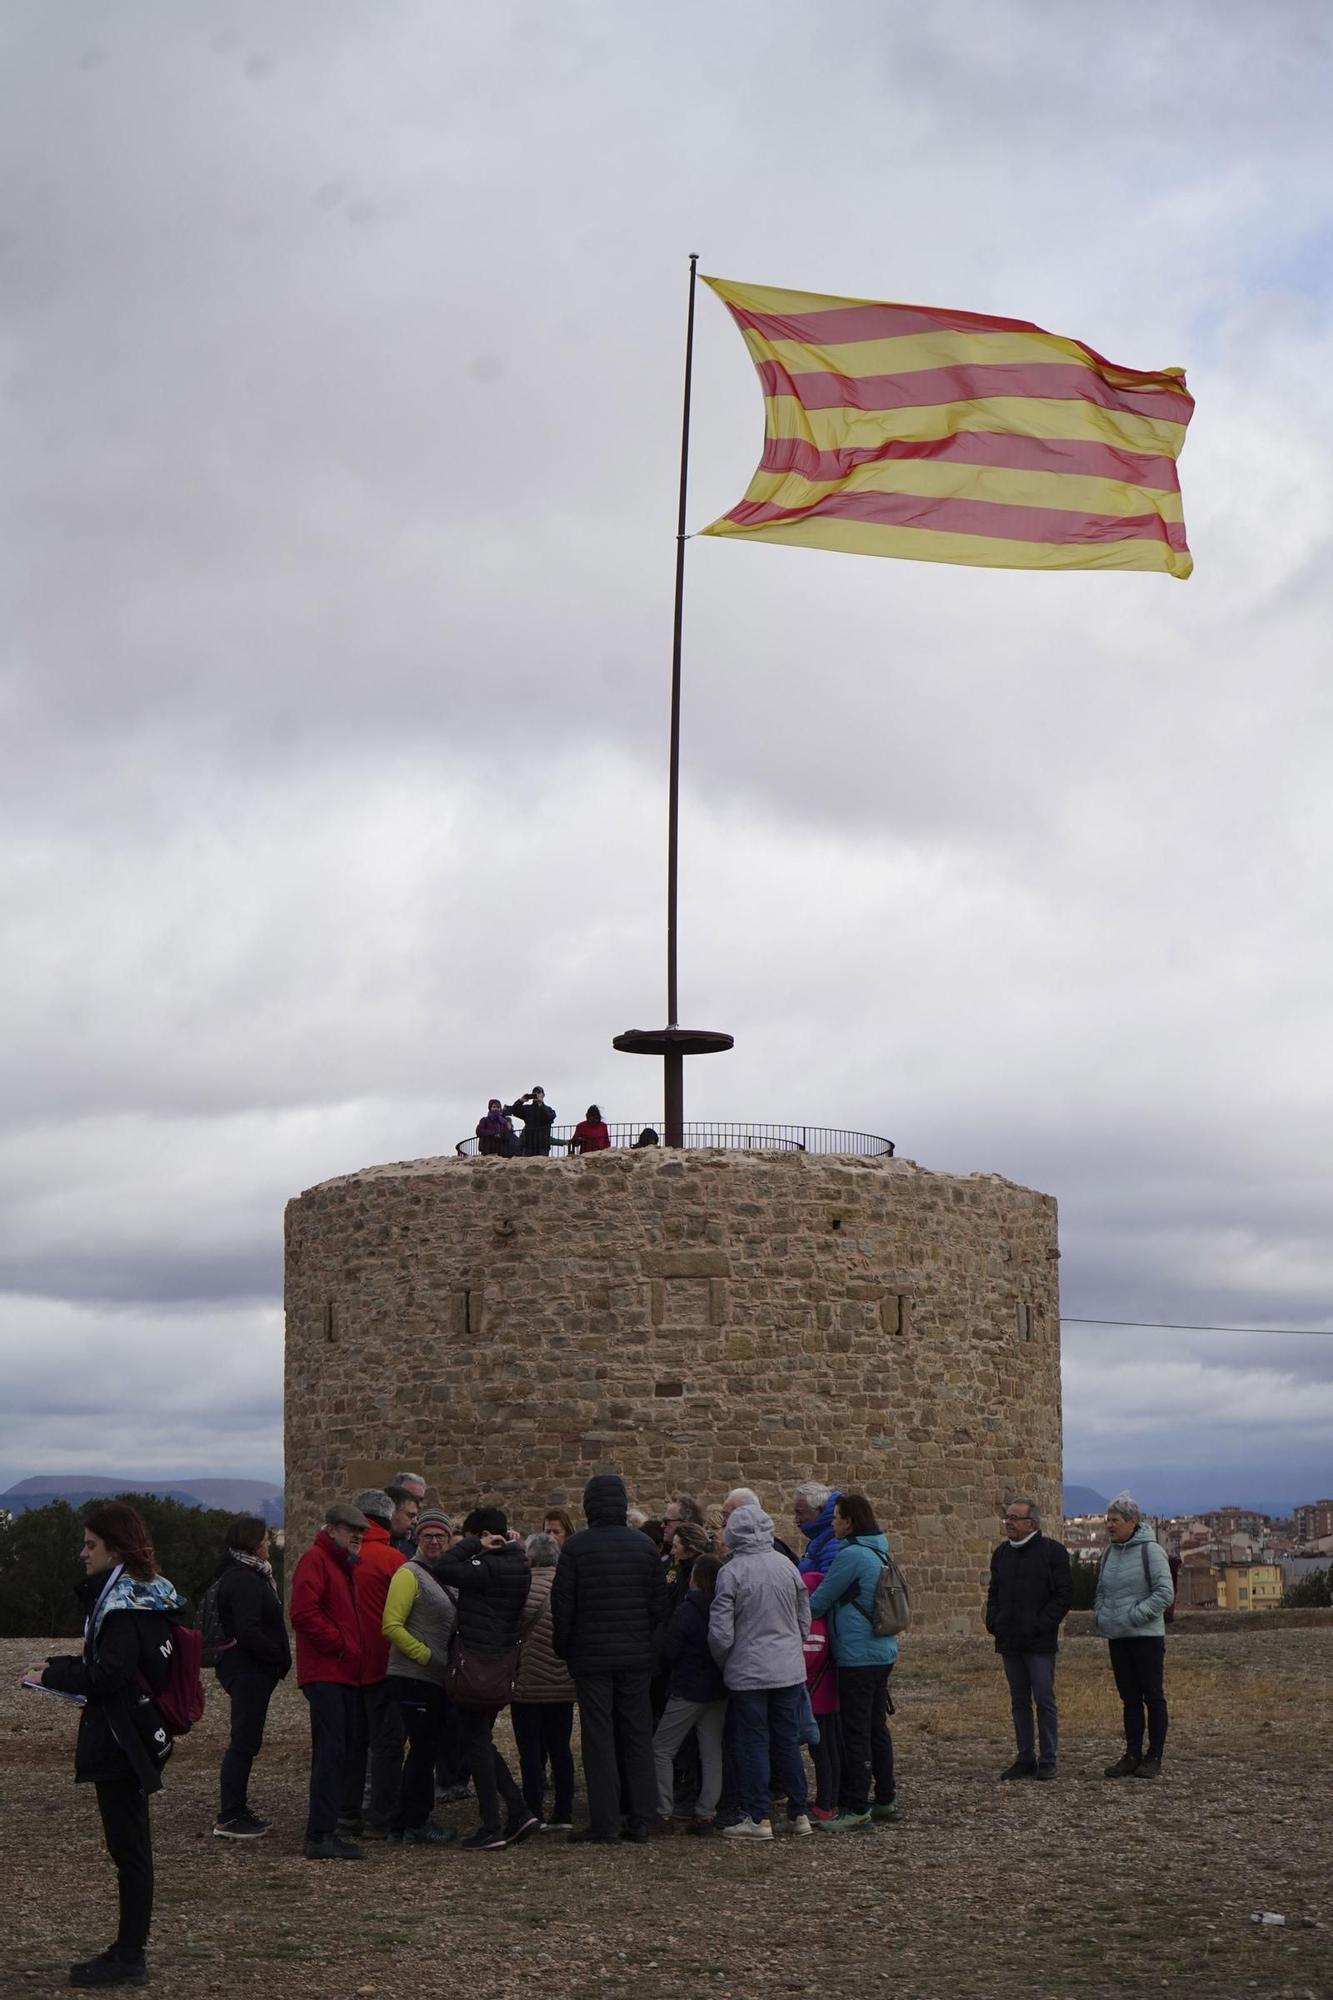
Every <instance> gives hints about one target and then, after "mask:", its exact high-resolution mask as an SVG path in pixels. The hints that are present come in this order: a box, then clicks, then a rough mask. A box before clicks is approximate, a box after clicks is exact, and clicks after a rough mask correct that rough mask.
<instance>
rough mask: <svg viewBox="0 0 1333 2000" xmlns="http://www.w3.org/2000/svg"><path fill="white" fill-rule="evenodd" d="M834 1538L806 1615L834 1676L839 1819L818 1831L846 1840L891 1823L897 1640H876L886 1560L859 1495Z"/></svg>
mask: <svg viewBox="0 0 1333 2000" xmlns="http://www.w3.org/2000/svg"><path fill="white" fill-rule="evenodd" d="M833 1532H834V1534H835V1535H836V1536H837V1548H838V1553H837V1555H836V1556H834V1558H833V1561H832V1563H831V1564H830V1566H829V1569H828V1573H827V1575H826V1576H825V1578H824V1581H823V1582H822V1583H821V1584H820V1586H819V1588H818V1589H817V1590H816V1592H815V1594H814V1596H813V1597H812V1598H811V1599H810V1610H811V1612H812V1614H813V1615H814V1616H815V1617H816V1618H827V1619H828V1626H829V1637H830V1640H831V1642H832V1646H833V1659H834V1663H835V1665H836V1666H837V1669H838V1707H839V1712H840V1714H841V1716H842V1795H841V1797H840V1799H839V1801H838V1804H839V1812H838V1817H837V1818H836V1819H828V1820H821V1821H820V1822H819V1825H820V1828H821V1830H823V1831H824V1832H827V1833H846V1832H850V1831H851V1830H852V1829H853V1828H855V1827H862V1826H868V1825H869V1824H870V1821H871V1819H872V1818H874V1819H896V1818H897V1816H898V1805H897V1792H896V1788H895V1784H894V1776H893V1738H892V1737H891V1736H890V1734H889V1675H890V1674H891V1673H892V1672H893V1668H894V1663H895V1662H896V1660H897V1658H898V1641H897V1639H896V1638H894V1639H879V1638H876V1636H875V1629H874V1624H873V1622H872V1621H873V1614H874V1608H875V1591H876V1588H877V1587H878V1584H879V1579H880V1577H881V1576H882V1574H883V1572H884V1565H885V1563H886V1562H887V1561H888V1557H889V1542H888V1537H887V1535H885V1534H883V1533H881V1531H880V1526H879V1523H878V1521H877V1520H876V1519H875V1513H874V1509H873V1508H872V1507H871V1505H870V1502H869V1501H868V1500H867V1499H866V1496H865V1494H864V1493H842V1494H840V1495H839V1496H838V1499H837V1501H836V1502H835V1504H834V1508H833ZM872 1777H873V1779H874V1788H875V1795H874V1804H873V1807H872V1804H871V1797H870V1786H871V1779H872Z"/></svg>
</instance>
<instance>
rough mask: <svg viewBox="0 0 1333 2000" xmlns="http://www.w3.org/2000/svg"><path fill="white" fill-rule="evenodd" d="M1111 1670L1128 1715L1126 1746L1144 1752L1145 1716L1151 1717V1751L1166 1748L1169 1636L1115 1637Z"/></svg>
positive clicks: (1154, 1754) (1133, 1751) (1110, 1642)
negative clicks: (1164, 1685) (1165, 1688)
mask: <svg viewBox="0 0 1333 2000" xmlns="http://www.w3.org/2000/svg"><path fill="white" fill-rule="evenodd" d="M1107 1643H1108V1645H1109V1646H1110V1649H1111V1672H1112V1673H1113V1674H1114V1675H1115V1685H1116V1692H1117V1694H1118V1695H1119V1696H1120V1704H1121V1708H1122V1709H1123V1711H1124V1717H1125V1748H1126V1750H1128V1752H1129V1754H1130V1756H1131V1757H1141V1756H1142V1755H1143V1718H1144V1715H1145V1713H1146V1715H1147V1718H1148V1755H1149V1756H1150V1757H1160V1756H1161V1755H1162V1753H1163V1751H1164V1750H1165V1749H1166V1724H1167V1716H1166V1696H1165V1694H1164V1693H1163V1692H1162V1677H1163V1675H1164V1673H1165V1671H1166V1640H1165V1639H1111V1640H1108V1642H1107Z"/></svg>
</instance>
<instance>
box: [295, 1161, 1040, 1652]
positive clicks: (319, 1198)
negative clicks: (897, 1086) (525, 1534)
mask: <svg viewBox="0 0 1333 2000" xmlns="http://www.w3.org/2000/svg"><path fill="white" fill-rule="evenodd" d="M1058 1256H1059V1251H1058V1249H1057V1247H1056V1210H1055V1203H1054V1201H1053V1200H1052V1199H1051V1197H1050V1196H1048V1195H1042V1194H1036V1193H1033V1192H1032V1191H1031V1190H1029V1189H1027V1188H1022V1187H1017V1186H1015V1185H1014V1184H1013V1183H1012V1182H1009V1181H1005V1180H1001V1179H999V1178H998V1177H996V1176H993V1175H980V1174H977V1175H972V1176H970V1177H968V1178H961V1179H960V1178H956V1177H953V1176H950V1175H944V1174H934V1173H929V1172H926V1171H925V1170H924V1169H922V1168H919V1167H917V1166H915V1165H914V1164H913V1163H912V1162H911V1161H910V1160H899V1159H888V1158H871V1159H866V1158H860V1157H854V1156H850V1155H829V1156H818V1155H813V1154H806V1153H799V1152H786V1153H765V1152H740V1151H737V1152H730V1151H722V1150H717V1151H700V1152H686V1151H655V1150H644V1151H641V1152H633V1151H625V1150H617V1151H611V1152H604V1153H595V1154H591V1155H588V1156H586V1157H583V1158H572V1159H566V1160H558V1159H535V1160H522V1159H518V1160H502V1159H436V1160H412V1161H404V1162H400V1163H399V1164H397V1165H394V1166H380V1167H370V1168H367V1169H366V1170H365V1171H364V1172H362V1173H357V1174H350V1175H347V1176H345V1177H344V1178H342V1179H339V1180H333V1181H326V1182H325V1183H324V1184H323V1185H322V1186H320V1187H316V1188H311V1189H310V1190H309V1191H308V1192H307V1193H305V1194H303V1195H301V1196H300V1197H299V1198H298V1199H297V1200H295V1201H293V1202H291V1203H290V1204H289V1205H288V1209H287V1296H286V1303H287V1352H286V1455H287V1532H288V1537H289V1542H288V1545H289V1547H291V1548H293V1549H299V1548H301V1547H303V1546H304V1545H305V1543H306V1542H307V1541H308V1539H309V1537H310V1536H311V1534H312V1533H313V1532H314V1530H315V1529H316V1528H317V1526H318V1525H319V1522H320V1520H321V1518H322V1514H323V1508H324V1506H325V1504H326V1502H327V1501H328V1500H330V1499H334V1498H346V1497H348V1495H349V1494H350V1493H351V1492H352V1491H355V1489H356V1488H357V1487H358V1486H361V1485H364V1484H366V1483H369V1482H370V1481H372V1480H375V1481H379V1480H382V1479H384V1478H386V1477H387V1476H388V1475H389V1474H390V1473H391V1472H393V1471H394V1470H395V1469H397V1468H398V1467H399V1466H406V1465H409V1464H410V1465H413V1466H414V1467H418V1468H419V1469H421V1470H422V1471H424V1473H425V1474H426V1476H427V1478H429V1479H430V1480H431V1481H432V1482H433V1483H434V1484H435V1485H436V1486H437V1487H438V1489H439V1493H440V1496H441V1498H442V1499H443V1500H444V1501H445V1502H446V1504H453V1505H456V1506H471V1505H474V1504H475V1503H476V1502H477V1501H478V1500H480V1499H481V1498H483V1497H485V1498H497V1499H499V1500H500V1501H501V1502H502V1503H503V1504H504V1505H506V1506H507V1507H508V1508H509V1510H510V1512H511V1514H512V1515H513V1516H514V1518H515V1520H516V1521H518V1522H520V1523H523V1524H525V1525H533V1524H534V1523H535V1522H537V1521H538V1518H539V1516H540V1514H541V1510H542V1508H543V1506H544V1504H545V1502H546V1500H547V1499H548V1497H549V1496H550V1495H551V1494H552V1492H554V1491H559V1490H563V1491H565V1492H567V1493H568V1494H569V1495H570V1497H571V1499H572V1500H573V1502H574V1503H575V1512H576V1514H577V1501H578V1496H579V1494H580V1492H581V1489H582V1486H583V1483H584V1481H585V1480H586V1479H587V1478H588V1476H589V1475H590V1474H591V1473H592V1472H594V1471H598V1470H604V1469H607V1468H613V1469H615V1470H617V1471H620V1472H622V1473H623V1474H624V1476H625V1479H626V1481H627V1483H628V1485H629V1488H630V1491H631V1493H632V1494H633V1495H634V1497H635V1498H636V1499H637V1501H638V1502H639V1503H640V1504H641V1505H642V1506H644V1507H645V1509H646V1510H647V1511H649V1512H651V1513H657V1512H660V1510H661V1508H662V1505H663V1504H664V1502H665V1500H666V1498H667V1496H668V1494H670V1493H672V1492H679V1491H682V1490H685V1491H689V1492H692V1493H695V1494H697V1495H698V1496H699V1498H700V1499H701V1500H703V1501H704V1503H705V1505H706V1506H708V1507H712V1508H716V1507H717V1505H718V1504H719V1503H720V1501H721V1499H722V1497H723V1495H724V1494H725V1493H726V1491H727V1490H728V1488H729V1487H732V1486H735V1485H740V1484H744V1485H748V1486H753V1487H755V1488H756V1489H757V1490H758V1491H759V1493H760V1495H761V1496H762V1498H763V1499H764V1501H765V1504H766V1505H767V1506H768V1509H769V1511H770V1513H772V1514H773V1516H774V1518H775V1520H776V1521H777V1522H778V1532H779V1533H780V1534H781V1533H787V1534H788V1535H790V1534H791V1532H792V1531H791V1525H790V1513H789V1509H790V1495H791V1492H792V1490H793V1488H794V1487H795V1486H796V1485H798V1484H799V1482H800V1481H801V1480H803V1479H809V1478H818V1479H822V1480H823V1481H825V1482H826V1483H827V1484H829V1485H837V1486H841V1487H843V1488H845V1489H847V1490H849V1491H850V1490H853V1489H857V1488H859V1489H860V1490H862V1491H863V1492H865V1493H866V1494H868V1495H869V1496H870V1499H871V1500H872V1502H873V1504H874V1506H875V1508H876V1511H877V1513H878V1515H879V1518H880V1521H881V1524H882V1525H883V1526H884V1527H885V1529H886V1530H887V1532H888V1534H889V1537H890V1541H891V1544H892V1546H893V1549H894V1553H895V1554H896V1555H897V1556H898V1558H899V1560H900V1562H901V1563H902V1564H903V1565H904V1567H905V1568H906V1570H907V1573H908V1576H909V1579H910V1581H911V1585H912V1590H913V1602H914V1611H915V1622H916V1623H917V1624H918V1625H919V1626H920V1628H921V1629H923V1630H930V1631H967V1630H975V1629H976V1627H977V1624H978V1621H979V1617H980V1602H981V1598H980V1593H981V1591H982V1588H983V1586H984V1579H985V1574H986V1564H987V1559H988V1556H989V1551H990V1549H991V1548H992V1547H993V1545H994V1544H995V1542H996V1541H997V1540H998V1539H999V1535H1000V1526H999V1514H1000V1510H1001V1505H1002V1502H1003V1501H1004V1499H1005V1498H1006V1497H1007V1496H1008V1495H1010V1494H1013V1493H1017V1492H1028V1493H1031V1494H1032V1495H1033V1497H1034V1498H1035V1499H1036V1500H1037V1501H1038V1503H1039V1505H1040V1507H1041V1508H1042V1511H1043V1513H1044V1515H1045V1516H1046V1518H1047V1519H1048V1520H1051V1521H1058V1520H1059V1519H1060V1502H1061V1460H1060V1321H1059V1302H1058V1285H1057V1259H1058Z"/></svg>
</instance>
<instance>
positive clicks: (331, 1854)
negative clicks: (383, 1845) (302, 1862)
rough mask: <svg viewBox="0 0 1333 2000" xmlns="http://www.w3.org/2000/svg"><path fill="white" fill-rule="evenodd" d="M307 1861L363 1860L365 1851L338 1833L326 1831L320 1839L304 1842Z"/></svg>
mask: <svg viewBox="0 0 1333 2000" xmlns="http://www.w3.org/2000/svg"><path fill="white" fill-rule="evenodd" d="M305 1858H306V1860H307V1861H364V1860H365V1858H366V1851H365V1849H364V1848H363V1847H358V1846H356V1844H355V1842H353V1841H350V1840H344V1839H343V1838H342V1836H341V1835H340V1834H337V1833H326V1834H325V1836H324V1838H323V1839H322V1840H308V1841H307V1842H306V1844H305Z"/></svg>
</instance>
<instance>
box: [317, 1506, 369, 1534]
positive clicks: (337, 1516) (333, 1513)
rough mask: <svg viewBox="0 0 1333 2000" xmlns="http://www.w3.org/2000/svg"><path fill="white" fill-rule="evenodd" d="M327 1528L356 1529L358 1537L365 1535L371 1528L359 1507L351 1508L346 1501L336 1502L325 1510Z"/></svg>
mask: <svg viewBox="0 0 1333 2000" xmlns="http://www.w3.org/2000/svg"><path fill="white" fill-rule="evenodd" d="M324 1525H325V1527H326V1528H355V1529H356V1532H357V1533H358V1535H364V1534H365V1532H366V1529H367V1528H368V1527H369V1526H370V1523H369V1521H368V1520H367V1519H366V1517H365V1515H364V1514H363V1513H362V1512H361V1509H360V1508H359V1507H349V1506H348V1504H347V1502H346V1501H345V1500H335V1501H334V1502H333V1504H332V1505H331V1506H329V1507H326V1508H325V1509H324Z"/></svg>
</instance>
